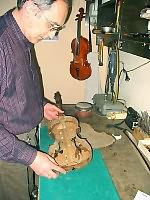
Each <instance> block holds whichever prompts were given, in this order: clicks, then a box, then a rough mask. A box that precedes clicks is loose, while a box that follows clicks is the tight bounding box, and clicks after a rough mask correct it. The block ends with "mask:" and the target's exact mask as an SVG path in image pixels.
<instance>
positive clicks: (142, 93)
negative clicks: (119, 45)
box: [120, 49, 150, 114]
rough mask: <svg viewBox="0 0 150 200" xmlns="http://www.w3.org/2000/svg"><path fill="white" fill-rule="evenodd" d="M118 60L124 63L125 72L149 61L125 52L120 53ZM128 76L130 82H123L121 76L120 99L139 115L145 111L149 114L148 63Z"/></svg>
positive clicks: (149, 84)
mask: <svg viewBox="0 0 150 200" xmlns="http://www.w3.org/2000/svg"><path fill="white" fill-rule="evenodd" d="M139 51H140V49H139ZM120 60H121V61H122V62H124V68H125V69H126V70H127V71H128V70H131V69H134V68H136V67H138V66H140V65H142V64H144V63H146V62H148V61H149V60H148V59H145V58H142V57H138V56H135V55H132V54H129V53H126V52H120ZM128 76H129V78H130V81H125V74H122V75H121V78H120V98H123V99H125V100H126V103H127V106H128V107H129V106H131V107H133V108H134V109H135V110H137V111H138V112H139V113H140V112H141V111H146V110H147V112H148V113H149V114H150V103H149V102H150V63H148V64H146V65H143V66H142V67H140V68H138V69H136V70H134V71H131V72H128Z"/></svg>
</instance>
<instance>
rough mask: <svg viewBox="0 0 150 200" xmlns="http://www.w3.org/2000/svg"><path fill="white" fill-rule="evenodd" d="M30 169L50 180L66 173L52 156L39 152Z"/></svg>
mask: <svg viewBox="0 0 150 200" xmlns="http://www.w3.org/2000/svg"><path fill="white" fill-rule="evenodd" d="M30 167H31V168H32V170H33V171H34V172H35V173H36V174H37V175H39V176H45V177H47V178H49V179H50V178H57V177H58V175H59V173H63V174H65V173H66V171H65V170H64V169H63V168H61V167H60V166H58V164H57V163H56V162H55V160H54V159H53V158H52V157H51V156H49V155H48V154H46V153H43V152H40V151H38V152H37V156H36V158H35V160H34V161H33V163H32V164H31V165H30Z"/></svg>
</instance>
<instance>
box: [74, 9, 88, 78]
mask: <svg viewBox="0 0 150 200" xmlns="http://www.w3.org/2000/svg"><path fill="white" fill-rule="evenodd" d="M79 13H80V14H77V15H76V16H77V18H76V19H75V20H77V37H76V38H74V39H73V40H72V42H71V49H72V53H73V61H71V62H70V74H71V76H72V77H73V78H75V79H77V80H85V79H88V78H89V77H90V76H91V64H90V63H88V61H87V54H88V53H89V52H90V44H89V41H88V39H87V38H85V37H83V36H82V35H81V21H82V19H83V18H84V9H83V8H80V9H79Z"/></svg>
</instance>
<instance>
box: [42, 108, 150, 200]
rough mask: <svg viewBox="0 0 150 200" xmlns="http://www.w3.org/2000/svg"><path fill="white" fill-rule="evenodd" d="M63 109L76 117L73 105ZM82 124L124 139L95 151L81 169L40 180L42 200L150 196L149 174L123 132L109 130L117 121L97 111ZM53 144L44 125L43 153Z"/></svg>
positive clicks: (84, 119) (83, 120) (113, 198)
mask: <svg viewBox="0 0 150 200" xmlns="http://www.w3.org/2000/svg"><path fill="white" fill-rule="evenodd" d="M63 109H64V110H65V114H66V115H70V116H74V114H75V107H74V105H64V106H63ZM79 121H80V122H86V123H89V124H90V125H91V126H93V128H94V129H95V130H96V131H99V132H101V131H106V132H108V133H112V134H118V135H119V134H121V136H122V139H121V140H119V141H116V142H115V143H114V144H113V145H110V146H108V147H106V148H103V149H94V150H93V159H92V161H91V162H90V163H89V164H88V165H87V166H85V167H83V168H81V169H78V170H74V171H71V172H69V173H67V174H66V175H61V176H60V177H59V178H57V179H56V180H49V179H47V178H44V177H40V178H39V200H49V199H50V200H76V199H78V200H83V199H84V200H93V199H98V200H99V199H102V200H119V199H122V200H133V199H134V197H135V195H136V193H137V191H138V190H141V191H143V192H145V193H147V194H150V176H149V173H148V172H147V170H146V169H145V167H144V165H143V164H142V163H141V162H140V159H139V156H138V153H137V152H136V151H135V149H134V147H133V146H132V144H131V142H130V141H129V139H128V138H127V137H126V136H125V135H124V134H123V133H122V131H119V130H116V129H110V128H108V127H107V124H108V123H116V121H114V120H107V119H106V118H105V117H101V116H100V115H98V114H97V113H96V112H95V111H93V113H92V116H91V117H88V118H81V119H79ZM117 122H118V121H117ZM52 143H53V141H52V140H51V138H50V137H49V135H48V130H47V127H46V124H44V125H42V126H41V133H40V148H41V150H43V151H45V152H47V151H48V147H49V145H50V144H52Z"/></svg>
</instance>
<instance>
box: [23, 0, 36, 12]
mask: <svg viewBox="0 0 150 200" xmlns="http://www.w3.org/2000/svg"><path fill="white" fill-rule="evenodd" d="M23 10H24V12H25V14H26V15H27V16H30V15H32V16H33V15H34V16H36V15H37V14H38V13H39V8H38V6H37V5H35V4H34V3H33V1H32V0H28V1H26V2H25V3H24V5H23Z"/></svg>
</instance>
